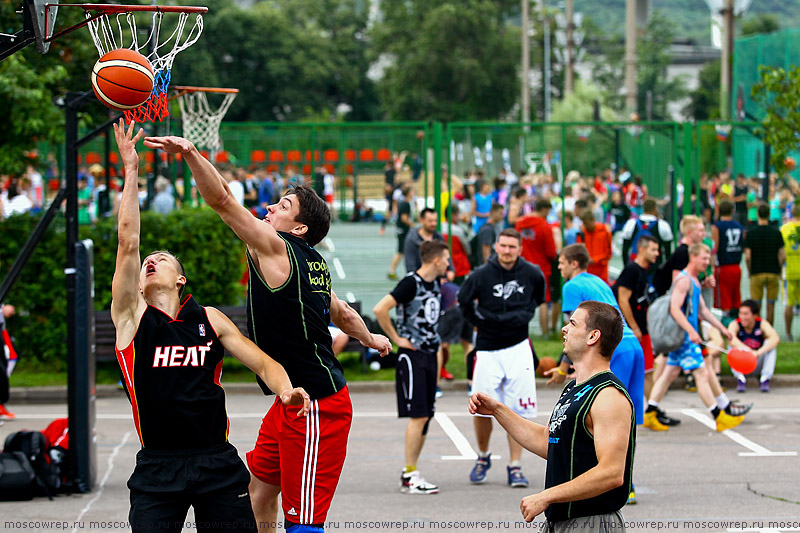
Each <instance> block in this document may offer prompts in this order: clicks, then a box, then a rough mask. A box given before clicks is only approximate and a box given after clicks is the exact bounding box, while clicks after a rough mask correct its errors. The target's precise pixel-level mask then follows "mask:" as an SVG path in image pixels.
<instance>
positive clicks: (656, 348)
mask: <svg viewBox="0 0 800 533" xmlns="http://www.w3.org/2000/svg"><path fill="white" fill-rule="evenodd" d="M675 279H676V280H677V279H678V278H675ZM674 286H675V284H674V283H673V284H672V286H671V287H670V288H669V290H668V291H667V293H666V294H665V295H663V296H659V297H658V298H656V300H655V301H654V302H653V303H651V304H650V308H649V309H648V312H647V329H648V331H649V333H650V341H651V342H652V343H653V353H654V354H660V353H669V352H674V351H675V350H677V349H678V348H680V347H681V345H682V344H683V340H684V339H685V338H686V331H684V329H683V328H682V327H680V326H679V325H678V323H677V322H676V321H675V319H674V318H673V317H672V314H670V312H669V304H670V298H671V296H672V288H673V287H674ZM693 294H694V284H693V283H691V280H690V289H689V294H688V296H687V298H686V302H685V303H684V304H683V308H684V313H685V314H686V316H689V315H690V314H692V295H693Z"/></svg>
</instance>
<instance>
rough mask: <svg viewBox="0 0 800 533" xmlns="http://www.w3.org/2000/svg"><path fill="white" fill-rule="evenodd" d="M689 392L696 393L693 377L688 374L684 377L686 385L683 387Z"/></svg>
mask: <svg viewBox="0 0 800 533" xmlns="http://www.w3.org/2000/svg"><path fill="white" fill-rule="evenodd" d="M684 388H685V389H686V390H688V391H689V392H697V385H696V384H695V382H694V376H693V375H691V374H689V375H688V376H686V385H685V386H684Z"/></svg>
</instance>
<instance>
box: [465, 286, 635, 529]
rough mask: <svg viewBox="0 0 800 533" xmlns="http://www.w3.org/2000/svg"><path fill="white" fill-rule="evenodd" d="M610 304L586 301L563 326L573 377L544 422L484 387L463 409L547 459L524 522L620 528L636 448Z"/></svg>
mask: <svg viewBox="0 0 800 533" xmlns="http://www.w3.org/2000/svg"><path fill="white" fill-rule="evenodd" d="M622 324H623V322H622V317H621V316H620V314H619V311H617V310H616V308H614V307H612V306H610V305H608V304H605V303H601V302H595V301H585V302H582V303H581V304H580V305H578V308H577V309H576V310H575V311H574V312H573V313H572V316H571V317H570V320H569V323H568V324H567V325H566V326H564V327H563V328H562V330H561V333H562V335H563V336H564V353H565V354H566V355H567V356H568V357H569V358H570V360H571V361H572V362H573V364H574V366H575V380H574V381H571V382H570V383H569V384H568V385H567V386H566V387H564V390H563V391H562V392H561V397H560V398H559V399H558V403H556V405H555V407H554V408H553V413H552V415H550V421H549V422H548V424H547V425H545V426H543V425H541V424H537V423H536V422H533V421H530V420H525V419H523V418H522V417H520V416H519V415H516V414H515V413H514V412H513V411H511V409H509V408H508V407H506V406H505V405H503V404H501V403H499V402H497V401H496V400H494V399H492V398H491V397H490V396H489V395H487V394H484V393H482V392H478V393H475V394H473V395H472V396H471V397H470V400H469V410H470V412H471V413H473V414H483V415H492V416H494V417H495V418H496V419H497V421H498V422H500V424H501V425H502V426H503V427H504V428H505V429H506V431H508V433H509V435H511V436H512V437H514V439H516V440H517V442H519V443H520V444H522V446H524V447H525V448H527V449H528V450H530V451H531V452H533V453H535V454H536V455H538V456H539V457H541V458H543V459H546V460H547V471H546V473H545V490H543V491H542V492H539V493H537V494H532V495H530V496H527V497H525V498H523V499H522V502H521V503H520V510H521V511H522V516H523V517H524V518H525V520H526V521H527V522H530V521H532V520H533V519H534V518H535V517H536V516H537V515H539V514H540V513H542V512H544V513H545V516H546V518H547V524H545V525H544V526H543V527H542V529H541V531H543V532H548V533H566V532H573V531H583V532H589V531H592V532H595V531H596V532H601V531H625V523H624V521H623V519H622V513H621V512H620V510H621V509H622V507H624V506H625V504H626V502H627V501H628V494H629V491H630V488H631V479H632V476H633V453H634V449H635V447H636V418H635V417H634V412H633V402H631V399H630V397H629V396H628V393H627V391H626V389H625V386H624V385H623V384H622V382H621V381H620V380H619V379H618V378H617V377H616V376H615V375H614V374H613V373H612V372H611V370H610V364H611V354H613V353H614V350H615V348H616V347H617V344H619V342H620V340H621V339H622V329H623V327H622Z"/></svg>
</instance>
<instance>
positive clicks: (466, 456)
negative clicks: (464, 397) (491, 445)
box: [433, 413, 500, 461]
mask: <svg viewBox="0 0 800 533" xmlns="http://www.w3.org/2000/svg"><path fill="white" fill-rule="evenodd" d="M433 418H434V420H436V421H437V422H438V423H439V426H441V428H442V429H443V430H444V432H445V433H446V434H447V436H448V437H450V440H451V441H453V444H455V445H456V449H457V450H458V452H459V453H460V454H461V455H443V456H442V459H444V460H445V461H474V460H475V459H477V458H478V454H477V453H475V450H473V449H472V446H470V444H469V441H468V440H467V438H466V437H465V436H464V434H463V433H461V432H460V431H459V430H458V428H457V427H456V425H455V424H453V421H452V420H450V417H449V416H447V413H436V414H434V415H433ZM492 459H500V456H499V455H494V454H492Z"/></svg>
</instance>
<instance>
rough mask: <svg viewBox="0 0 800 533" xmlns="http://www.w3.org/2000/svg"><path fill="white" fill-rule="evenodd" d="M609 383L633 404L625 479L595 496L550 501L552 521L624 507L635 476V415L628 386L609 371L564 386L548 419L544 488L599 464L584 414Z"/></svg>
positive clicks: (555, 484)
mask: <svg viewBox="0 0 800 533" xmlns="http://www.w3.org/2000/svg"><path fill="white" fill-rule="evenodd" d="M606 387H616V388H617V389H618V390H619V391H620V392H622V393H623V394H624V395H625V397H626V398H627V399H628V402H629V403H630V404H631V433H630V439H629V441H628V451H627V457H626V459H625V481H624V483H623V484H622V485H621V486H620V487H617V488H615V489H612V490H610V491H608V492H605V493H603V494H600V495H598V496H595V497H594V498H587V499H585V500H579V501H575V502H568V503H554V504H551V505H550V506H549V507H548V508H547V510H546V511H545V516H546V517H547V519H548V520H549V521H551V522H560V521H562V520H569V519H572V518H579V517H582V516H594V515H601V514H609V513H613V512H615V511H619V510H620V509H622V508H623V507H624V506H625V504H626V503H627V501H628V494H629V493H630V488H631V480H632V478H633V453H634V449H635V447H636V419H635V417H634V416H633V403H632V402H631V399H630V397H629V396H628V392H627V391H626V390H625V386H624V385H623V384H622V382H621V381H620V380H619V379H618V378H617V377H616V376H615V375H614V374H613V373H611V372H610V371H606V372H601V373H599V374H596V375H594V376H592V377H591V378H589V379H588V380H586V381H584V382H583V383H581V384H579V385H576V384H575V382H574V381H572V382H570V383H569V384H568V385H567V386H566V387H564V390H563V391H562V393H561V398H559V400H558V403H556V406H555V407H554V408H553V414H552V415H550V421H549V423H548V429H549V437H550V440H549V444H548V446H547V473H546V474H545V488H550V487H555V486H557V485H561V484H562V483H566V482H567V481H571V480H573V479H575V478H576V477H578V476H580V475H581V474H583V473H584V472H586V471H588V470H590V469H591V468H593V467H595V466H597V455H596V453H595V449H594V437H593V436H592V435H591V434H590V433H589V431H588V430H587V429H586V424H585V418H586V415H587V414H589V409H591V407H592V404H593V403H594V400H595V398H596V397H597V393H599V392H600V391H601V390H603V389H604V388H606Z"/></svg>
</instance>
